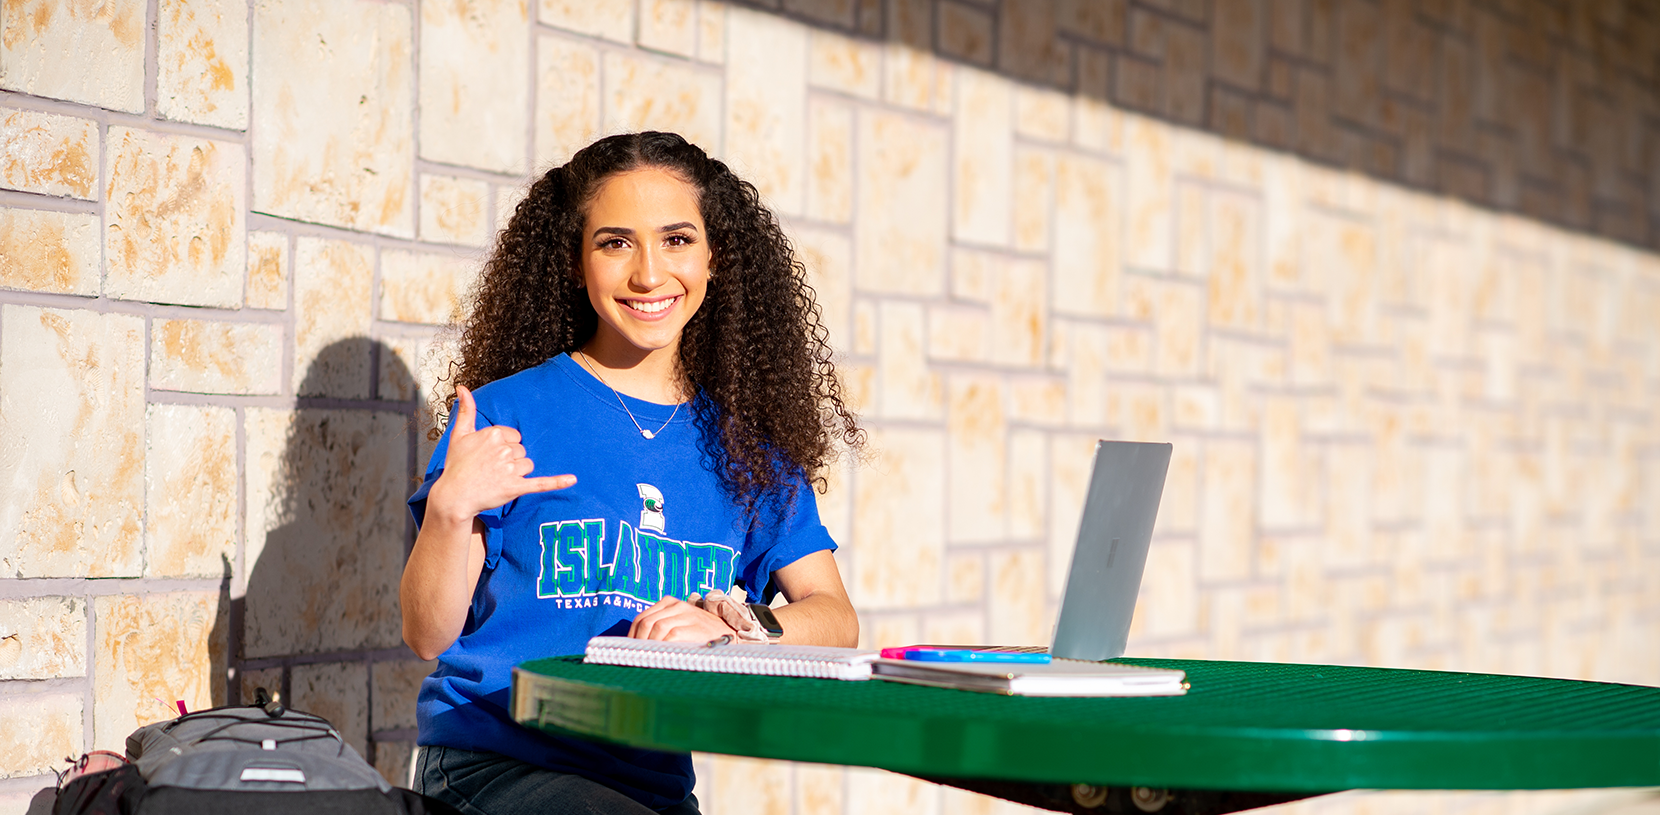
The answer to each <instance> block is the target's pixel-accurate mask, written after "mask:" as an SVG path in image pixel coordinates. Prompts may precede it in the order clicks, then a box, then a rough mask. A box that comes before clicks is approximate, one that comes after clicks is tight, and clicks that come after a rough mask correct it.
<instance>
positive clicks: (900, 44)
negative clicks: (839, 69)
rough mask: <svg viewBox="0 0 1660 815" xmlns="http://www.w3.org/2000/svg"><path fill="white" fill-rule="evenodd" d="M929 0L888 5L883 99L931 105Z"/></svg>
mask: <svg viewBox="0 0 1660 815" xmlns="http://www.w3.org/2000/svg"><path fill="white" fill-rule="evenodd" d="M933 6H934V4H933V3H932V2H929V0H893V2H890V3H888V4H887V10H888V19H887V24H888V26H887V27H888V31H887V33H888V39H889V42H888V43H887V46H886V47H885V48H884V49H883V60H882V99H883V101H886V102H891V103H893V104H896V105H899V106H902V107H907V108H912V109H915V110H928V109H930V108H932V107H933V105H934V83H935V81H936V77H935V70H936V68H937V67H938V66H937V65H936V60H935V58H934V54H933V30H934V15H933Z"/></svg>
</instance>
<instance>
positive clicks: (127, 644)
mask: <svg viewBox="0 0 1660 815" xmlns="http://www.w3.org/2000/svg"><path fill="white" fill-rule="evenodd" d="M93 620H94V622H93V632H92V636H93V648H94V651H93V665H95V666H97V668H96V670H95V671H94V672H93V683H92V698H93V709H92V744H93V746H94V747H96V748H98V749H101V750H116V751H122V750H123V749H124V748H125V746H126V740H127V734H128V733H131V732H133V730H135V729H137V728H139V727H142V726H144V725H147V724H150V723H151V722H159V721H165V720H167V719H172V718H174V717H176V716H178V715H179V711H178V708H177V707H175V706H174V700H183V701H184V704H185V707H186V708H187V709H189V710H203V709H205V708H210V707H213V706H214V705H215V704H217V703H221V702H223V701H224V699H225V666H226V656H227V651H226V633H227V632H228V631H229V629H230V606H229V603H228V599H227V598H226V597H224V596H222V595H220V594H218V593H217V592H203V591H181V592H167V593H160V594H141V595H115V596H110V597H99V598H97V599H96V600H94V601H93ZM158 700H159V701H158Z"/></svg>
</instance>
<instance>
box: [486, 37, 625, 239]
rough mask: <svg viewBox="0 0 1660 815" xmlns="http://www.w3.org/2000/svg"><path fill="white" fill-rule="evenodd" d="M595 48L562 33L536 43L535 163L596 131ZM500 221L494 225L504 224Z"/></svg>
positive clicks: (556, 160)
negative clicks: (560, 35) (571, 39)
mask: <svg viewBox="0 0 1660 815" xmlns="http://www.w3.org/2000/svg"><path fill="white" fill-rule="evenodd" d="M599 62H600V56H599V49H597V48H595V47H593V46H592V45H588V44H586V43H580V42H572V41H570V40H567V39H565V38H563V37H552V36H543V37H540V38H538V40H537V43H536V166H537V168H546V167H548V166H550V165H555V164H563V163H565V162H566V161H568V160H569V159H570V157H571V156H572V155H574V154H575V153H576V151H578V150H580V149H582V148H583V147H584V146H586V145H587V144H588V143H589V142H591V141H593V140H594V139H595V138H596V137H598V136H599V134H600V123H599V99H600V83H599ZM506 225H507V224H506V221H505V220H502V221H499V222H498V224H497V226H498V228H499V227H503V226H506Z"/></svg>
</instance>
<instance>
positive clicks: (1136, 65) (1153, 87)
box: [1112, 54, 1164, 113]
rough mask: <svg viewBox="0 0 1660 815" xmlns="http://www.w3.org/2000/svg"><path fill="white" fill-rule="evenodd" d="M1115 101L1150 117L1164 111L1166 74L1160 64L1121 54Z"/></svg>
mask: <svg viewBox="0 0 1660 815" xmlns="http://www.w3.org/2000/svg"><path fill="white" fill-rule="evenodd" d="M1115 65H1116V67H1117V70H1116V71H1115V72H1114V75H1113V85H1112V89H1113V91H1112V98H1113V100H1114V101H1116V102H1118V103H1119V104H1121V105H1123V106H1124V107H1127V108H1131V109H1134V110H1139V111H1144V112H1148V113H1162V111H1163V110H1164V72H1163V71H1161V70H1159V66H1158V64H1157V63H1153V62H1149V61H1147V60H1144V59H1138V58H1136V57H1134V56H1131V55H1129V54H1120V55H1118V59H1117V60H1116V61H1115Z"/></svg>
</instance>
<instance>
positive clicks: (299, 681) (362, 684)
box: [289, 662, 369, 756]
mask: <svg viewBox="0 0 1660 815" xmlns="http://www.w3.org/2000/svg"><path fill="white" fill-rule="evenodd" d="M290 670H292V671H293V674H292V676H290V678H289V684H290V686H291V687H292V690H293V693H294V701H293V702H292V703H291V706H292V707H293V708H294V709H295V710H304V711H306V712H308V713H315V714H317V715H318V716H322V717H323V718H325V719H328V720H329V723H330V724H333V725H334V729H335V730H337V731H339V733H340V738H341V739H342V740H343V741H345V742H346V744H348V745H350V746H351V748H352V749H354V750H356V751H357V752H358V755H363V756H367V755H368V754H369V666H368V665H365V664H363V663H361V662H333V663H322V664H317V665H295V666H294V667H293V668H292V669H290Z"/></svg>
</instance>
